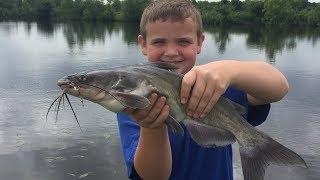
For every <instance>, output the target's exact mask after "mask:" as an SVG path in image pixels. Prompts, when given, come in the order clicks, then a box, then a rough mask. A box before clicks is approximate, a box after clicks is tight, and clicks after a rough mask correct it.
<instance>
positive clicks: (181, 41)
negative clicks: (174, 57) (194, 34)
mask: <svg viewBox="0 0 320 180" xmlns="http://www.w3.org/2000/svg"><path fill="white" fill-rule="evenodd" d="M178 44H179V45H180V46H188V45H189V44H191V42H190V41H188V40H180V41H178Z"/></svg>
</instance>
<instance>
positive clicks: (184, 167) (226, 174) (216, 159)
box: [117, 87, 270, 180]
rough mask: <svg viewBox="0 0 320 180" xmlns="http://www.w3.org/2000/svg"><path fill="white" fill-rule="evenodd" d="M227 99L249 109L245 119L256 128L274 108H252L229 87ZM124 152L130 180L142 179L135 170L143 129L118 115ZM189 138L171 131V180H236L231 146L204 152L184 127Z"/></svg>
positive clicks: (266, 106)
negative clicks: (140, 135) (136, 154)
mask: <svg viewBox="0 0 320 180" xmlns="http://www.w3.org/2000/svg"><path fill="white" fill-rule="evenodd" d="M224 96H225V97H227V98H229V99H230V100H232V101H234V102H237V103H239V104H241V105H243V106H244V107H246V109H247V113H246V114H245V115H244V117H245V118H246V119H247V121H248V122H249V123H250V124H252V125H254V126H257V125H260V124H261V123H263V122H264V121H265V119H266V117H267V116H268V113H269V110H270V104H266V105H261V106H250V105H248V99H247V95H246V93H244V92H242V91H240V90H238V89H235V88H233V87H229V88H228V89H227V91H226V92H225V94H224ZM117 118H118V125H119V130H120V137H121V144H122V151H123V154H124V159H125V163H126V165H127V172H128V177H129V178H130V179H141V178H140V177H139V175H138V174H137V172H136V171H135V169H134V165H133V158H134V154H135V151H136V148H137V145H138V140H139V133H140V128H139V125H138V124H137V123H136V122H135V121H134V120H132V119H131V118H130V117H129V116H127V115H126V114H124V113H118V114H117ZM182 127H183V128H184V131H185V135H184V136H181V135H178V134H174V133H173V132H172V131H171V130H170V128H168V129H169V131H168V133H169V139H170V145H171V152H172V171H171V175H170V179H171V180H188V179H207V180H232V179H233V173H232V171H233V169H232V149H231V145H228V146H226V147H218V148H204V147H201V146H199V145H198V144H196V143H195V142H194V141H193V140H192V139H191V137H190V134H189V133H188V131H187V130H186V128H185V127H184V126H183V125H182Z"/></svg>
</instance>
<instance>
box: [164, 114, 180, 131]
mask: <svg viewBox="0 0 320 180" xmlns="http://www.w3.org/2000/svg"><path fill="white" fill-rule="evenodd" d="M166 124H167V125H168V126H169V127H170V128H171V130H172V131H173V132H174V133H178V134H180V135H181V136H183V135H184V130H183V128H182V126H181V125H180V123H179V122H178V121H177V120H176V119H174V117H173V116H171V115H169V117H168V119H167V120H166Z"/></svg>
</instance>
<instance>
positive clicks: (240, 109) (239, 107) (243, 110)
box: [220, 96, 247, 115]
mask: <svg viewBox="0 0 320 180" xmlns="http://www.w3.org/2000/svg"><path fill="white" fill-rule="evenodd" d="M220 99H221V100H225V101H227V102H228V103H230V104H232V106H233V107H234V109H235V110H236V111H237V112H238V113H239V114H241V115H244V114H245V113H246V112H247V110H246V108H245V107H244V106H242V105H241V104H239V103H237V102H234V101H232V100H230V99H228V98H226V97H222V96H221V97H220Z"/></svg>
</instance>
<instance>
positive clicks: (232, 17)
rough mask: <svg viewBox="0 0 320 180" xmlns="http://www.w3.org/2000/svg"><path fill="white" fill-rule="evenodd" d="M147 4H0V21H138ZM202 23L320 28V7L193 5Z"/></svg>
mask: <svg viewBox="0 0 320 180" xmlns="http://www.w3.org/2000/svg"><path fill="white" fill-rule="evenodd" d="M149 1H150V0H106V1H104V0H0V21H6V20H26V21H35V20H45V21H48V20H53V21H68V20H77V21H130V22H138V21H139V20H140V17H141V14H142V11H143V9H144V7H145V6H146V5H147V4H148V3H149ZM193 3H194V4H195V6H197V7H198V9H199V10H200V12H201V15H202V18H203V22H204V23H205V24H213V25H227V24H254V25H256V24H261V25H299V26H305V25H308V26H320V3H311V2H308V0H245V1H240V0H221V1H219V2H208V1H195V0H193Z"/></svg>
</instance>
